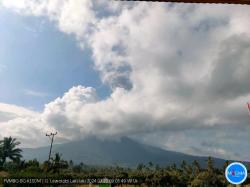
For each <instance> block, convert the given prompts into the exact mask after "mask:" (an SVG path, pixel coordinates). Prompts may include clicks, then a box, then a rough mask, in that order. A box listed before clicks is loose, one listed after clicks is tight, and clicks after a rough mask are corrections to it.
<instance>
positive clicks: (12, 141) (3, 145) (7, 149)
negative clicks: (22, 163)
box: [0, 137, 22, 166]
mask: <svg viewBox="0 0 250 187" xmlns="http://www.w3.org/2000/svg"><path fill="white" fill-rule="evenodd" d="M20 144H21V143H20V142H18V141H16V138H12V137H5V138H4V139H3V140H1V141H0V160H1V161H0V162H1V163H0V164H1V166H3V165H4V163H5V162H6V159H7V158H9V159H10V160H12V161H19V160H20V158H21V157H22V155H21V152H22V150H21V149H19V148H16V147H17V146H18V145H20Z"/></svg>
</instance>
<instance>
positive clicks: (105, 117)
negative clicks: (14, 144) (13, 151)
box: [0, 0, 250, 159]
mask: <svg viewBox="0 0 250 187" xmlns="http://www.w3.org/2000/svg"><path fill="white" fill-rule="evenodd" d="M2 4H3V6H5V7H7V8H10V9H13V10H15V11H17V12H19V13H20V14H25V15H27V14H28V15H35V16H47V17H48V18H49V19H50V20H51V21H53V22H55V24H56V25H57V26H58V28H59V30H60V31H62V32H65V33H67V34H71V35H73V36H75V37H76V39H77V41H78V44H79V45H80V46H82V45H84V46H86V47H89V48H90V49H91V50H92V55H93V62H94V64H95V68H96V69H97V70H98V71H99V72H100V76H101V77H102V80H103V82H104V83H106V84H108V85H109V86H110V87H111V88H112V89H113V92H112V94H111V95H110V97H109V98H107V99H105V100H99V99H98V96H97V93H96V91H95V90H94V89H93V88H85V87H82V86H78V87H73V88H71V89H70V90H69V91H68V92H66V93H65V95H64V96H63V97H61V98H58V99H56V100H55V101H52V102H51V103H49V104H47V105H46V106H45V109H44V111H43V112H42V113H41V114H39V115H38V117H37V116H36V117H33V116H28V117H22V118H17V119H14V120H10V121H8V125H7V123H6V122H5V125H4V128H3V129H4V130H3V131H1V132H0V135H2V136H4V135H8V134H11V133H14V134H15V135H16V136H17V137H20V138H22V140H23V141H25V137H24V135H26V133H27V132H24V130H23V128H25V129H32V130H31V132H32V131H34V133H35V132H36V133H38V134H41V139H42V133H41V132H45V131H46V130H49V129H50V130H57V131H58V132H59V137H60V139H61V140H73V139H78V138H84V137H86V136H89V135H97V136H101V137H110V136H112V137H119V136H124V135H125V136H127V135H129V136H133V137H138V134H143V136H140V138H139V139H140V140H143V141H145V142H151V143H154V144H158V145H159V144H161V146H167V147H168V148H171V149H174V150H178V151H184V152H188V153H193V154H201V155H202V154H208V153H211V154H213V155H214V156H221V157H225V158H226V157H227V158H229V157H230V158H235V157H236V156H235V155H236V152H237V148H236V147H241V146H242V147H243V149H245V150H244V153H245V155H248V158H249V156H250V152H249V151H247V150H250V149H249V148H250V147H249V145H248V144H247V143H243V144H242V139H241V138H240V137H241V136H242V137H244V142H249V137H248V136H246V134H249V133H250V128H249V126H248V121H249V116H248V115H247V112H246V110H245V106H244V104H245V103H244V101H243V100H244V99H247V96H249V94H250V90H249V84H248V82H247V81H248V79H249V69H250V67H249V65H248V63H247V61H248V59H249V55H250V54H249V45H250V32H249V22H248V20H249V17H250V11H249V7H247V6H235V7H234V6H231V5H184V4H179V5H177V4H171V5H172V6H170V4H164V3H143V2H140V3H131V2H130V3H122V2H119V3H118V2H115V3H114V4H113V3H108V2H107V1H100V2H99V3H92V1H87V0H77V1H69V0H63V1H52V0H46V1H33V0H22V1H20V2H19V3H16V1H13V0H6V1H5V0H3V1H2ZM239 98H241V99H239ZM242 98H244V99H242ZM33 124H36V125H33ZM20 127H22V128H20ZM190 131H191V132H190ZM232 132H235V133H237V136H235V137H236V138H235V139H234V142H233V143H232V142H231V145H232V146H229V145H227V141H229V139H230V137H231V136H232V134H233V133H232ZM153 134H154V135H153ZM190 134H191V136H190ZM177 135H179V136H177ZM240 135H241V136H240ZM152 136H153V137H157V136H170V137H172V139H171V138H162V137H158V138H152V139H153V141H152V139H151V138H150V137H152ZM30 137H33V136H32V135H30ZM144 137H145V138H144ZM176 137H179V138H178V140H175V138H176ZM174 141H176V143H174ZM159 142H160V143H159ZM162 142H163V143H162ZM202 142H207V144H208V143H209V142H210V143H211V142H212V143H213V144H212V145H213V147H210V148H209V149H208V148H207V147H206V146H205V145H207V144H202ZM214 142H216V143H214ZM25 143H27V144H29V141H28V140H26V142H25ZM35 143H38V142H35ZM35 143H34V145H35ZM184 144H185V147H184V146H183V145H184ZM193 144H195V145H193ZM243 145H244V146H243ZM207 150H209V151H207ZM241 158H242V159H243V158H244V159H245V158H247V156H242V157H241Z"/></svg>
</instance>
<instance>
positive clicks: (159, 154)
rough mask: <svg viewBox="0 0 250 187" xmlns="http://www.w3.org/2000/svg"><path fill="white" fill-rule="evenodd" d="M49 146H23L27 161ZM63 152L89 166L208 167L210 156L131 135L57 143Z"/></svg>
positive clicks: (44, 157) (43, 154) (42, 155)
mask: <svg viewBox="0 0 250 187" xmlns="http://www.w3.org/2000/svg"><path fill="white" fill-rule="evenodd" d="M48 152H49V147H40V148H34V149H30V148H26V149H23V157H24V159H26V160H30V159H34V158H37V159H38V160H39V161H45V160H47V159H48ZM56 152H59V153H60V154H62V157H63V159H65V160H73V161H74V163H80V162H83V163H85V164H88V165H103V166H106V165H120V166H130V167H133V166H137V165H138V164H139V163H145V164H146V163H148V162H150V161H151V162H153V163H154V164H159V165H161V166H166V165H170V164H173V163H175V164H176V165H180V164H181V162H182V161H183V160H185V161H187V162H188V163H191V162H192V161H194V160H197V161H199V163H200V164H201V165H202V166H205V164H206V160H207V157H199V156H191V155H187V154H183V153H178V152H173V151H167V150H163V149H160V148H158V147H153V146H150V145H145V144H141V143H138V142H136V141H134V140H131V139H129V138H126V137H124V138H121V140H120V141H112V140H99V139H97V138H94V137H92V138H87V139H84V140H81V141H75V142H69V143H64V144H55V145H54V146H53V151H52V153H53V154H54V153H56ZM214 161H215V165H216V166H218V167H221V166H222V165H223V163H224V160H223V159H218V158H214Z"/></svg>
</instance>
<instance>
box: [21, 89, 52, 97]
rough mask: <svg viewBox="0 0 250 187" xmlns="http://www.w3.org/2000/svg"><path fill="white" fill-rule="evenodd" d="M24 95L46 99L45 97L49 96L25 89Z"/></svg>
mask: <svg viewBox="0 0 250 187" xmlns="http://www.w3.org/2000/svg"><path fill="white" fill-rule="evenodd" d="M24 94H25V95H28V96H33V97H47V96H49V94H48V93H45V92H40V91H35V90H30V89H25V90H24Z"/></svg>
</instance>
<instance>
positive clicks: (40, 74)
mask: <svg viewBox="0 0 250 187" xmlns="http://www.w3.org/2000/svg"><path fill="white" fill-rule="evenodd" d="M0 41H1V42H0V65H1V67H2V68H1V69H2V71H1V72H0V90H1V92H0V102H3V103H9V104H15V105H18V106H24V107H27V108H32V109H33V110H37V111H41V110H42V109H43V107H44V104H46V103H48V102H49V101H52V100H54V99H55V98H57V97H59V96H62V95H63V94H64V93H65V92H66V91H67V90H68V89H70V88H71V87H73V86H77V85H84V86H92V87H94V88H96V90H97V92H98V95H99V96H100V97H101V98H105V97H107V96H108V95H109V92H110V91H109V88H108V87H107V86H105V85H104V84H102V82H101V81H100V77H99V75H98V72H97V71H96V70H94V67H93V63H91V53H90V51H89V50H88V49H85V50H84V51H83V50H81V49H80V47H79V46H78V45H77V43H76V41H75V39H74V37H72V36H70V35H66V34H64V33H62V32H59V31H58V29H57V28H56V26H55V25H54V24H53V23H51V22H49V21H48V20H47V19H46V18H41V17H23V16H20V15H18V14H16V13H13V12H11V11H8V10H6V9H1V11H0ZM48 43H49V45H48Z"/></svg>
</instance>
